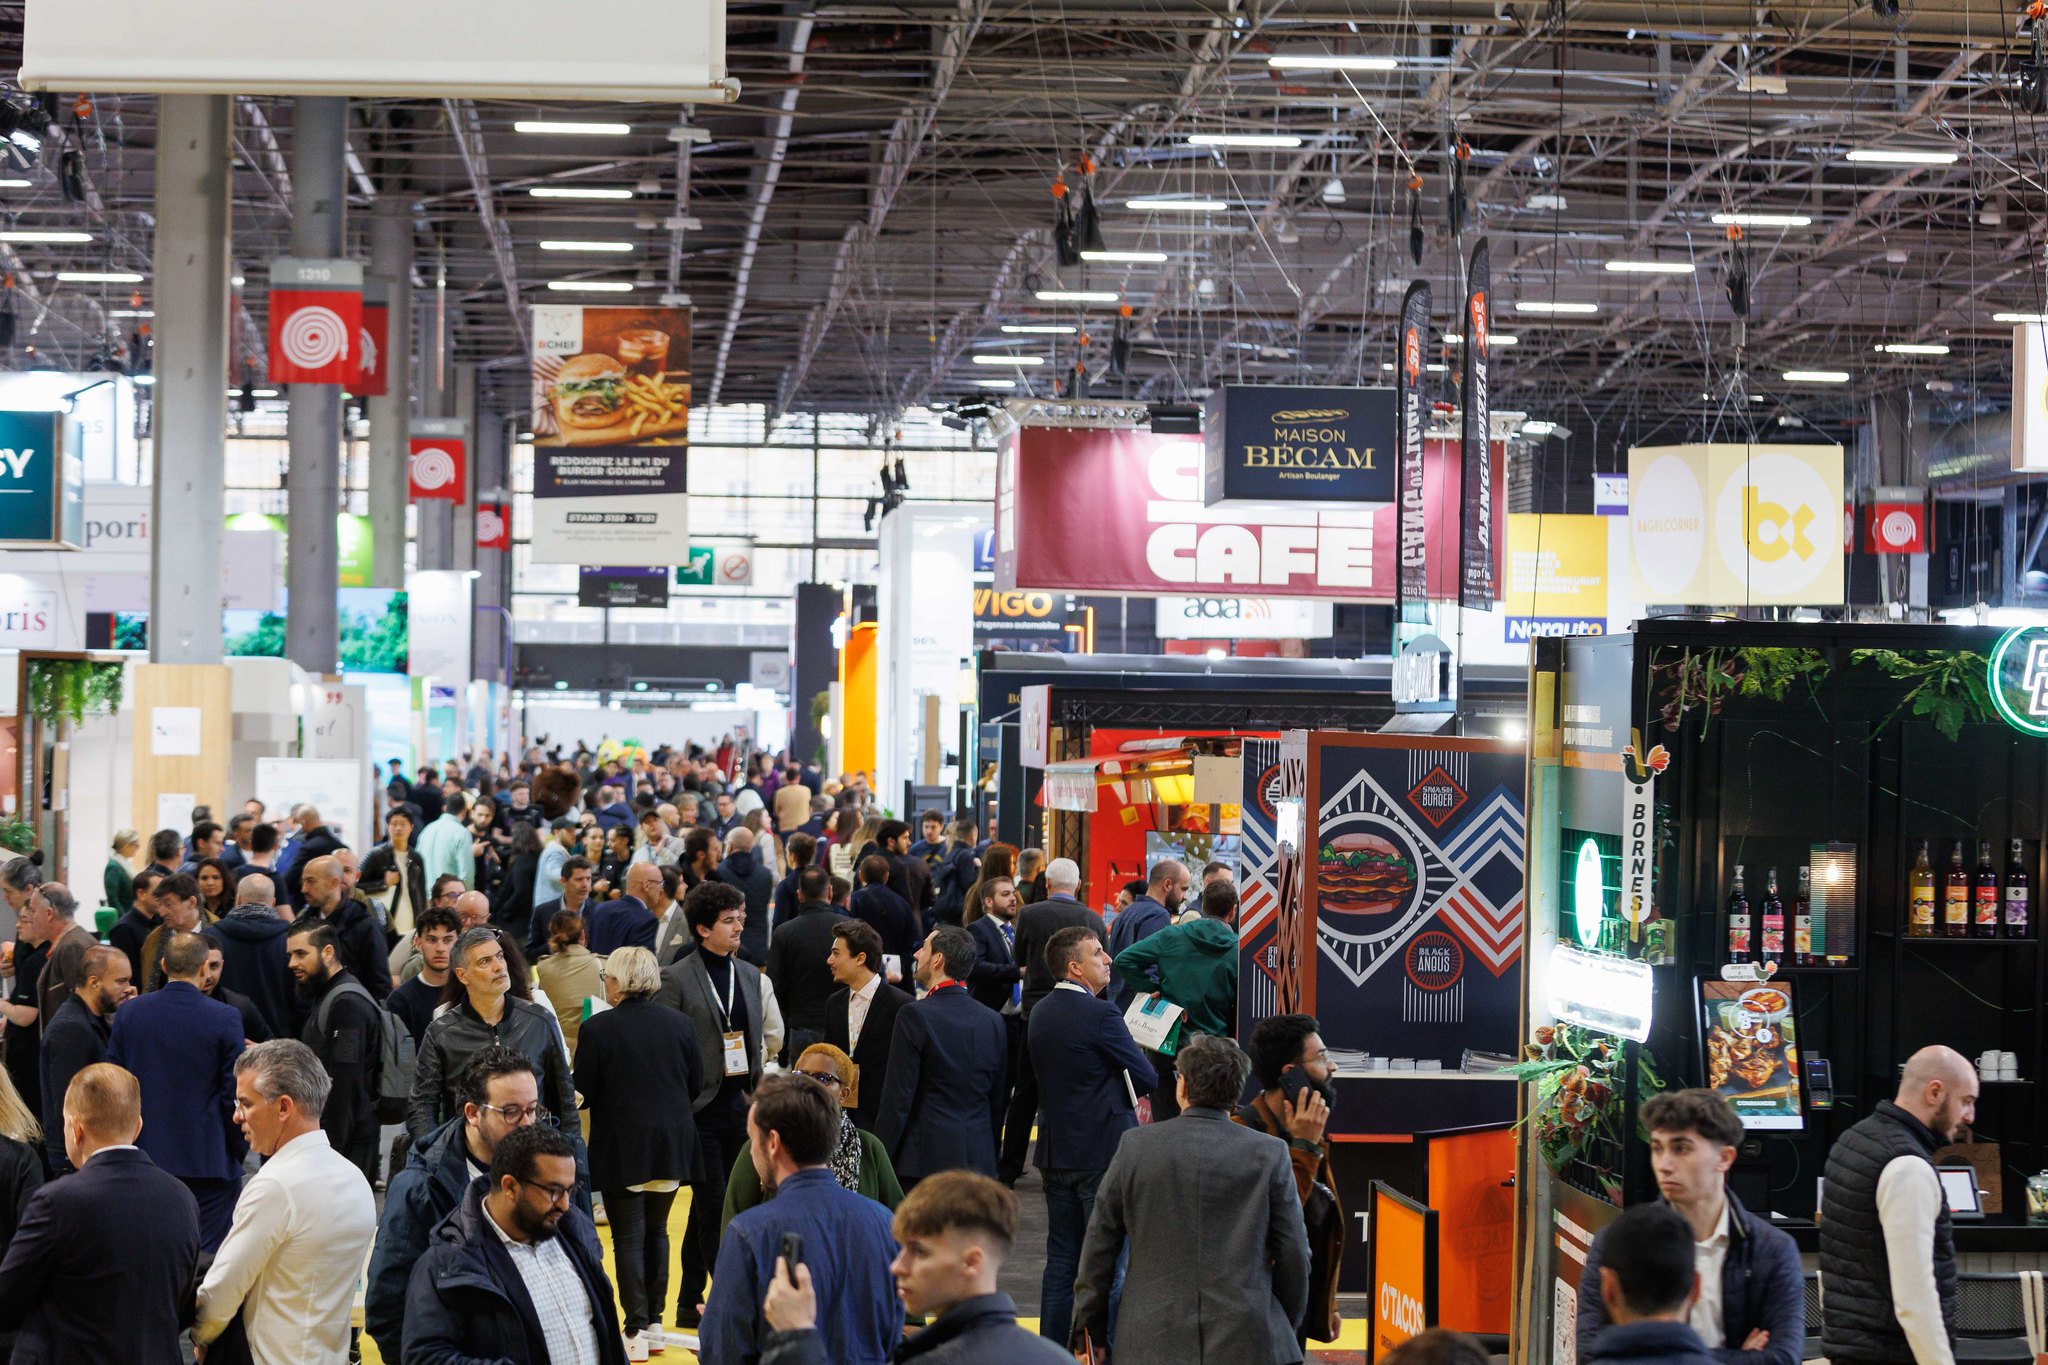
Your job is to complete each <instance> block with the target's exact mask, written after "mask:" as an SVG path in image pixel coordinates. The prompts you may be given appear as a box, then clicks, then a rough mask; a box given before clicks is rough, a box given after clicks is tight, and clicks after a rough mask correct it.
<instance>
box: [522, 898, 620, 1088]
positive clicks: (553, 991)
mask: <svg viewBox="0 0 2048 1365" xmlns="http://www.w3.org/2000/svg"><path fill="white" fill-rule="evenodd" d="M533 971H534V975H536V976H538V977H539V978H540V988H541V991H542V993H543V994H545V995H546V996H547V998H548V1003H549V1004H551V1005H553V1006H554V1007H555V1019H556V1021H557V1022H558V1023H560V1024H561V1026H562V1039H563V1041H565V1042H566V1043H568V1044H569V1058H570V1060H571V1061H572V1062H573V1061H574V1060H575V1058H576V1037H577V1033H578V1031H579V1030H580V1029H581V1028H582V1026H583V1002H584V1001H586V1000H588V999H590V998H591V997H592V996H602V995H603V994H604V968H603V965H602V960H601V959H600V958H598V956H597V955H596V954H594V953H592V952H591V951H590V949H589V948H587V947H585V946H584V924H583V916H581V915H579V914H577V913H576V912H575V911H573V910H558V911H556V912H555V915H554V918H552V919H550V920H549V921H548V955H547V956H546V957H544V958H542V959H541V960H540V961H539V962H537V963H535V964H534V967H533Z"/></svg>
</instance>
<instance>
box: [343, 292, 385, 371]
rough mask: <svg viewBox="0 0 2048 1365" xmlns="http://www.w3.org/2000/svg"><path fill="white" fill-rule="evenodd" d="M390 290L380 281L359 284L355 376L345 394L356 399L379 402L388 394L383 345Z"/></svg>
mask: <svg viewBox="0 0 2048 1365" xmlns="http://www.w3.org/2000/svg"><path fill="white" fill-rule="evenodd" d="M390 296H391V286H389V285H388V284H386V283H385V282H384V281H382V280H375V279H366V280H364V281H363V322H362V326H361V327H360V328H358V329H357V331H356V351H355V372H354V373H353V374H351V375H350V376H349V378H348V381H347V382H348V391H349V392H350V393H352V394H355V395H356V396H357V397H359V398H381V397H383V396H384V395H385V394H386V393H387V392H389V391H390V382H389V380H388V379H387V378H386V376H385V371H384V345H385V342H386V341H387V340H389V335H390V329H391V306H390Z"/></svg>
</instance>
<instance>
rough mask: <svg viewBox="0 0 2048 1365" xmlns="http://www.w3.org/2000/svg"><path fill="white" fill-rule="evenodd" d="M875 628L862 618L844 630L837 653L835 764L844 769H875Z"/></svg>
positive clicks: (877, 660) (877, 663)
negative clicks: (838, 735) (837, 738)
mask: <svg viewBox="0 0 2048 1365" xmlns="http://www.w3.org/2000/svg"><path fill="white" fill-rule="evenodd" d="M880 633H881V632H880V631H879V629H878V628H877V627H876V625H875V623H874V622H873V621H865V622H862V623H861V624H860V625H857V626H855V627H854V628H853V629H851V630H849V631H847V632H846V648H845V649H844V650H843V651H841V652H840V655H839V682H840V689H839V709H840V712H841V714H840V718H839V719H840V724H841V725H842V726H843V727H844V728H843V729H842V731H841V739H840V742H839V753H840V759H839V766H840V768H841V769H842V770H843V771H845V772H850V773H869V774H872V773H873V772H874V771H875V729H876V725H877V716H876V713H875V697H876V677H877V674H878V673H879V672H880V670H881V666H882V661H881V657H880V655H879V652H878V651H877V649H876V644H877V637H878V636H879V635H880Z"/></svg>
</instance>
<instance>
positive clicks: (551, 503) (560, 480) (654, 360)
mask: <svg viewBox="0 0 2048 1365" xmlns="http://www.w3.org/2000/svg"><path fill="white" fill-rule="evenodd" d="M689 430H690V312H689V310H688V309H686V308H584V307H580V306H577V305H574V304H567V305H557V304H543V305H540V306H537V307H535V308H534V310H533V436H534V439H533V445H534V452H533V455H534V477H533V545H532V551H533V562H534V563H536V564H599V563H602V564H619V563H625V564H628V565H632V566H634V567H653V566H656V565H659V566H661V567H662V568H664V569H666V568H669V567H672V566H673V565H674V564H675V562H676V549H677V547H678V546H680V545H683V544H687V543H688V537H689V529H690V526H689V507H690V502H689V497H688V488H689V482H688V464H687V459H686V455H687V450H688V446H689Z"/></svg>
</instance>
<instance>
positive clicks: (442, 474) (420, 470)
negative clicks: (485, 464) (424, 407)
mask: <svg viewBox="0 0 2048 1365" xmlns="http://www.w3.org/2000/svg"><path fill="white" fill-rule="evenodd" d="M467 434H468V427H467V426H466V425H465V424H464V423H463V421H462V420H461V419H460V418H456V417H416V418H414V419H413V423H412V441H411V445H410V446H409V450H410V454H409V455H408V457H407V460H406V468H407V471H408V473H407V477H408V478H409V480H410V481H411V485H412V500H413V501H414V502H426V501H428V500H429V499H435V498H438V499H441V500H444V501H447V502H452V503H456V504H458V505H459V504H460V503H461V502H462V491H463V488H464V486H465V479H464V465H465V461H466V457H467V455H468V442H467V441H466V440H465V439H464V437H465V436H466V435H467Z"/></svg>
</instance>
